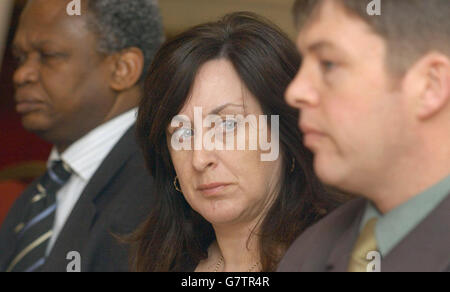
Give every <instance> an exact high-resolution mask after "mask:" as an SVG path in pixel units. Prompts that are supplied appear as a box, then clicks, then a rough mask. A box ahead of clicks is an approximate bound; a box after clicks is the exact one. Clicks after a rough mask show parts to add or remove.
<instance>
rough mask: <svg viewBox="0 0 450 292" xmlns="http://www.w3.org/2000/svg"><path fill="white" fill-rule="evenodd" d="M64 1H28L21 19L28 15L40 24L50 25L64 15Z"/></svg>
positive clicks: (65, 14)
mask: <svg viewBox="0 0 450 292" xmlns="http://www.w3.org/2000/svg"><path fill="white" fill-rule="evenodd" d="M66 5H67V3H65V1H58V0H29V1H28V2H27V4H26V6H25V9H24V11H23V13H22V18H25V19H26V18H28V17H29V16H30V15H31V16H35V17H38V18H39V20H40V22H42V24H51V23H54V22H56V21H58V20H60V19H61V18H62V17H64V16H68V15H67V13H66Z"/></svg>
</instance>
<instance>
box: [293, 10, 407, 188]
mask: <svg viewBox="0 0 450 292" xmlns="http://www.w3.org/2000/svg"><path fill="white" fill-rule="evenodd" d="M337 5H339V4H337V3H336V1H325V3H324V4H323V6H322V7H321V11H320V13H319V15H318V16H317V17H315V18H314V19H312V20H311V22H309V23H308V24H307V25H306V26H305V27H303V28H302V29H301V31H300V33H299V36H298V40H297V45H298V47H299V50H300V52H301V54H302V55H303V64H302V67H301V69H300V71H299V72H298V74H297V76H296V78H295V79H294V80H293V82H292V83H291V84H290V86H289V88H288V90H287V93H286V99H287V101H288V103H289V104H291V105H292V106H295V107H297V108H299V109H300V111H301V115H300V121H299V126H300V128H301V129H302V131H303V132H304V134H305V136H304V143H305V145H306V146H307V147H308V148H309V149H311V150H312V151H313V152H314V154H315V158H314V167H315V170H316V173H317V174H318V176H319V177H320V178H321V179H322V181H323V182H325V183H327V184H330V185H333V186H335V187H338V188H340V189H342V190H345V191H349V192H355V193H359V194H364V193H367V191H370V188H373V187H376V185H377V183H379V182H380V181H383V180H385V179H395V174H392V173H390V169H391V168H392V167H391V166H392V165H393V164H395V163H401V162H400V161H399V159H400V158H399V157H401V156H403V157H404V154H405V152H407V149H408V144H409V143H410V142H411V139H410V137H408V133H409V132H410V131H409V130H410V129H409V128H408V124H409V123H408V122H407V120H408V118H407V114H406V108H407V107H406V106H405V101H406V100H407V99H406V98H405V96H404V94H402V93H401V91H400V89H397V88H399V86H398V83H396V82H394V81H393V78H391V77H390V75H389V73H387V69H386V66H385V55H386V49H385V42H384V41H383V39H382V38H381V37H379V36H377V35H376V34H375V33H373V32H372V31H371V30H370V27H369V26H368V25H367V24H366V23H365V22H363V21H362V20H360V19H359V18H356V17H355V16H351V15H349V14H348V13H347V12H346V11H345V10H344V9H343V8H342V7H340V6H337Z"/></svg>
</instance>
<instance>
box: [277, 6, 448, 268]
mask: <svg viewBox="0 0 450 292" xmlns="http://www.w3.org/2000/svg"><path fill="white" fill-rule="evenodd" d="M369 2H370V3H369ZM376 2H377V1H360V0H342V1H334V0H325V1H306V0H298V1H297V2H296V5H295V15H296V20H297V23H298V27H299V34H298V39H297V45H298V48H299V50H300V52H301V54H302V55H303V63H302V67H301V68H300V71H299V73H298V75H297V77H296V78H295V79H294V80H293V82H292V84H291V85H290V86H289V88H288V90H287V93H286V99H287V101H288V102H289V103H290V104H291V105H292V106H294V107H297V108H299V109H300V111H301V117H300V121H299V126H300V128H301V129H302V131H303V132H304V143H305V145H306V146H307V147H308V148H310V149H311V150H312V151H313V152H314V155H315V156H314V167H315V171H316V173H317V174H318V176H319V177H320V179H321V180H322V181H323V182H324V183H326V184H329V185H331V186H334V187H336V188H338V189H340V190H343V191H346V192H348V193H352V194H355V195H357V196H360V197H361V198H357V199H355V200H353V201H350V202H349V203H347V204H345V205H343V206H342V207H340V208H338V209H337V210H336V211H334V212H333V213H331V214H330V215H328V216H327V217H325V218H324V219H323V220H321V221H320V222H318V223H317V224H315V225H314V226H312V227H311V228H309V229H308V230H307V231H306V232H305V233H303V234H302V235H301V236H300V237H299V238H298V239H297V240H296V241H295V243H294V244H293V245H292V246H291V248H290V249H289V250H288V252H287V254H286V255H285V257H284V258H283V260H282V261H281V262H280V265H279V271H449V270H450V212H449V211H450V35H449V33H448V32H449V31H450V19H449V18H448V15H450V5H449V3H448V0H429V1H422V0H410V1H399V0H384V1H382V2H381V7H378V4H377V3H376ZM378 12H380V13H381V14H380V13H378ZM370 14H375V15H373V16H371V15H370ZM377 14H380V15H377Z"/></svg>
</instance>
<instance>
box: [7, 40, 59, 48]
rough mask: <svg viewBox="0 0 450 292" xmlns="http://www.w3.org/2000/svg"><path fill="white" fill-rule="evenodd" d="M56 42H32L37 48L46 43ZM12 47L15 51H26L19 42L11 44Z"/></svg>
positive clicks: (33, 46) (32, 45)
mask: <svg viewBox="0 0 450 292" xmlns="http://www.w3.org/2000/svg"><path fill="white" fill-rule="evenodd" d="M52 44H55V42H52V41H51V40H42V41H38V42H35V43H31V44H30V45H31V47H32V48H33V49H35V50H37V49H40V48H42V47H43V46H45V45H52ZM11 49H12V50H13V51H24V49H23V47H22V46H21V45H20V44H18V42H13V43H12V45H11Z"/></svg>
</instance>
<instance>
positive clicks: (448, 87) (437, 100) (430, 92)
mask: <svg viewBox="0 0 450 292" xmlns="http://www.w3.org/2000/svg"><path fill="white" fill-rule="evenodd" d="M411 70H413V71H415V72H414V73H413V74H412V75H413V77H411V80H410V81H411V82H415V83H416V84H415V85H412V84H411V85H412V86H414V87H415V88H416V89H419V91H418V94H415V96H416V98H417V100H416V101H415V114H416V116H417V118H419V119H421V120H424V119H428V118H430V117H433V116H434V115H435V114H437V113H438V112H440V111H441V110H442V109H443V108H445V106H446V105H448V104H449V103H450V58H449V57H448V56H446V55H444V54H441V53H437V52H432V53H429V54H427V55H426V56H424V57H422V58H421V59H420V60H419V61H418V62H417V63H416V64H415V65H414V66H413V68H411V69H410V71H411Z"/></svg>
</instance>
